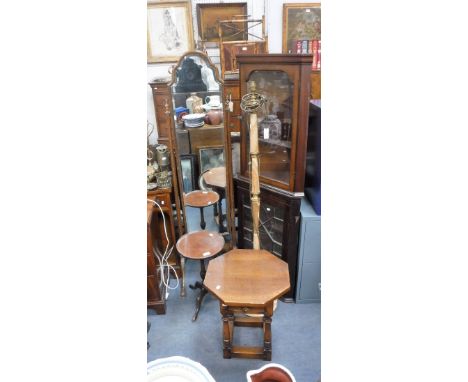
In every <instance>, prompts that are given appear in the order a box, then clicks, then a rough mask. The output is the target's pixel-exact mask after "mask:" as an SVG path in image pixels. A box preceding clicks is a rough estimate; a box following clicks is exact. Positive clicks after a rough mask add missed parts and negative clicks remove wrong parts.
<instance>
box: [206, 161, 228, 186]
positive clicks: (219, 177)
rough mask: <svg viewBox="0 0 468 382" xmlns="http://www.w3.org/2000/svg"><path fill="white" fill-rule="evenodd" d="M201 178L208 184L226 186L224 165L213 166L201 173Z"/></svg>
mask: <svg viewBox="0 0 468 382" xmlns="http://www.w3.org/2000/svg"><path fill="white" fill-rule="evenodd" d="M203 179H204V180H205V182H206V184H208V185H209V186H214V187H220V188H225V187H226V167H224V166H222V167H214V168H212V169H211V170H209V171H207V172H205V173H204V174H203Z"/></svg>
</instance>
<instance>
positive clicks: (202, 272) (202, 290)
mask: <svg viewBox="0 0 468 382" xmlns="http://www.w3.org/2000/svg"><path fill="white" fill-rule="evenodd" d="M205 275H206V268H205V261H204V260H200V277H201V280H202V281H201V282H200V281H196V282H195V284H193V285H189V287H190V289H200V293H199V295H198V297H197V300H196V303H195V312H194V314H193V317H192V321H196V319H197V318H198V312H200V308H201V304H202V302H203V298H204V297H205V295H206V293H207V292H208V291H207V290H206V288H205V287H204V286H203V280H204V279H205Z"/></svg>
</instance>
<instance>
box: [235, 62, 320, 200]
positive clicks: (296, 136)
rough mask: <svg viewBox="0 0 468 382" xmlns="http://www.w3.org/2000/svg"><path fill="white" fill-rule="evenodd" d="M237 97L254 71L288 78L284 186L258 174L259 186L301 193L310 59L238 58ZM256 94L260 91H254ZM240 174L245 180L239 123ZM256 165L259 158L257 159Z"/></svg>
mask: <svg viewBox="0 0 468 382" xmlns="http://www.w3.org/2000/svg"><path fill="white" fill-rule="evenodd" d="M237 61H238V63H239V85H240V98H242V97H243V96H244V95H245V94H247V93H248V89H247V82H248V81H249V79H250V76H251V74H252V73H254V72H256V71H266V72H272V71H279V72H284V73H286V74H287V75H288V76H289V79H290V80H291V81H292V83H293V85H294V90H293V100H292V123H291V154H290V166H289V181H288V183H285V182H282V181H279V180H277V179H272V178H266V177H264V176H262V174H261V172H260V183H264V184H269V185H271V186H274V187H277V188H280V189H282V190H285V191H289V192H295V193H302V192H304V174H305V159H306V151H307V147H306V145H305V144H304V142H307V127H308V118H309V99H310V70H311V66H312V56H310V55H301V54H294V55H293V54H256V55H239V56H237ZM257 91H258V92H260V90H259V89H258V88H257ZM241 129H242V130H241V131H242V133H241V174H242V175H243V176H245V177H249V164H248V160H247V158H248V145H247V136H248V131H247V124H246V123H242V124H241ZM260 163H262V159H261V158H260Z"/></svg>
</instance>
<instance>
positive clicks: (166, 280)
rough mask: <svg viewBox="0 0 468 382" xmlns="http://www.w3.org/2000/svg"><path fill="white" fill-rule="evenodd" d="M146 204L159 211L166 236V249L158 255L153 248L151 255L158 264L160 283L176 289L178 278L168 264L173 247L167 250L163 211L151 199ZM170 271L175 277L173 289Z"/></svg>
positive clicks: (167, 287) (167, 239) (167, 236)
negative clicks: (154, 206)
mask: <svg viewBox="0 0 468 382" xmlns="http://www.w3.org/2000/svg"><path fill="white" fill-rule="evenodd" d="M146 200H147V201H148V202H151V203H153V204H154V205H156V206H158V208H159V210H160V211H161V215H162V218H163V223H164V234H165V235H166V243H167V244H166V249H165V250H164V254H162V255H161V254H160V253H158V252H157V251H156V250H155V249H154V248H153V254H154V255H155V257H156V259H158V262H159V271H160V274H161V282H162V283H163V284H164V286H165V287H166V290H167V289H177V288H178V287H179V277H178V276H177V272H176V271H175V269H174V267H173V266H172V265H170V264H169V256H170V255H171V253H172V250H173V249H174V246H173V245H172V246H171V248H170V249H169V235H168V234H167V227H166V225H167V224H166V218H165V216H164V211H163V210H162V208H161V206H160V205H159V203H158V202H156V201H154V200H151V199H148V198H147V199H146ZM164 269H167V276H166V275H165V274H164ZM171 270H172V272H173V273H174V275H175V277H176V281H177V283H176V285H175V287H171V286H170V281H171V280H170V275H171Z"/></svg>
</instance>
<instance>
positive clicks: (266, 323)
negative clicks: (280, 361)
mask: <svg viewBox="0 0 468 382" xmlns="http://www.w3.org/2000/svg"><path fill="white" fill-rule="evenodd" d="M272 316H273V303H269V304H268V305H267V306H266V309H265V313H264V315H263V359H264V360H265V361H271V317H272Z"/></svg>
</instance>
